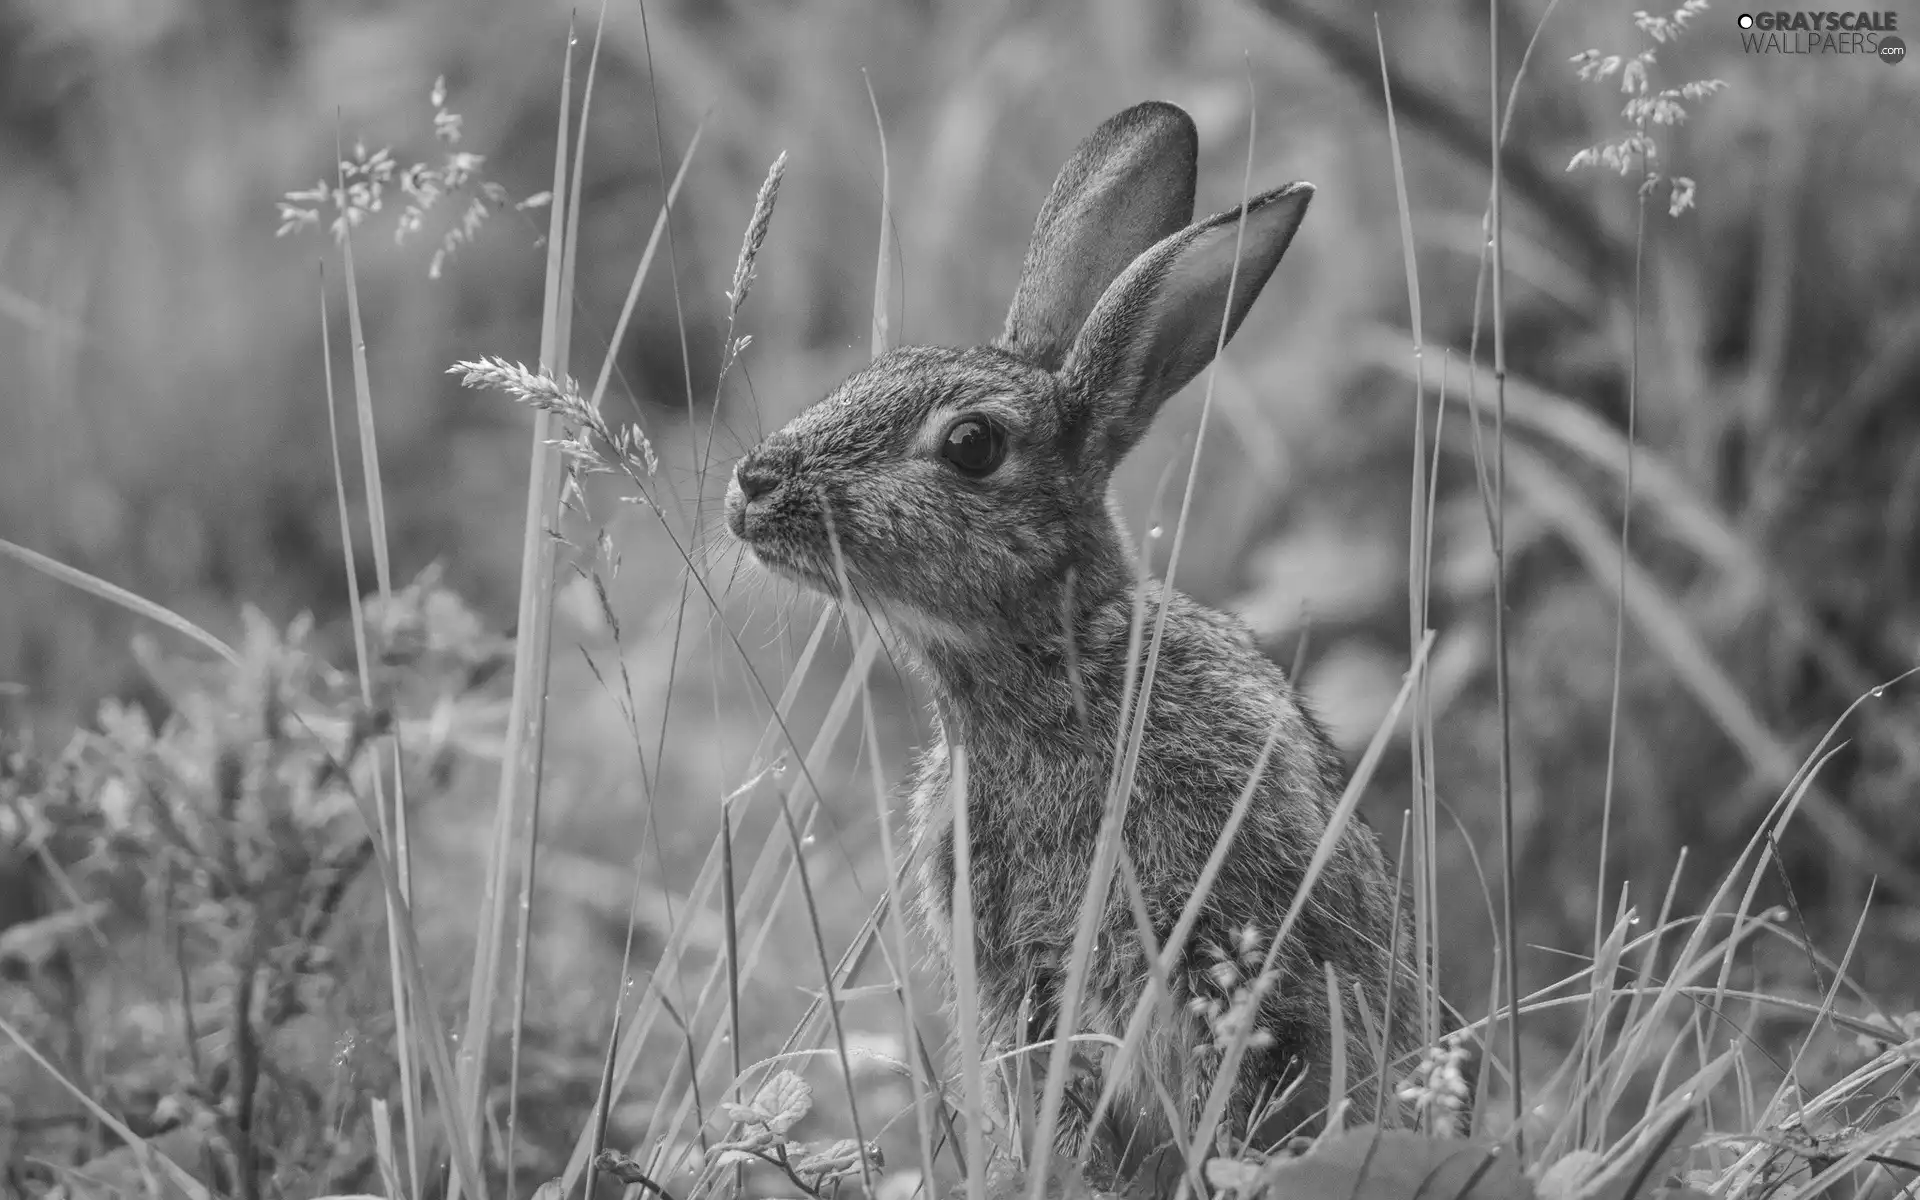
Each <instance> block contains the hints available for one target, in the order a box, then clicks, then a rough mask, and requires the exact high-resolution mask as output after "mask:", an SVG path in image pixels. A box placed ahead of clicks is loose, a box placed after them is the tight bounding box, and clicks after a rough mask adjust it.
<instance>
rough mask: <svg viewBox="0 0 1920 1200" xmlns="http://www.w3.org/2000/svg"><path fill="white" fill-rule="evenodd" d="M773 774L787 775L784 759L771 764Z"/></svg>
mask: <svg viewBox="0 0 1920 1200" xmlns="http://www.w3.org/2000/svg"><path fill="white" fill-rule="evenodd" d="M773 773H774V774H775V775H785V774H786V773H787V764H786V760H785V759H782V760H781V761H779V762H777V763H775V764H773Z"/></svg>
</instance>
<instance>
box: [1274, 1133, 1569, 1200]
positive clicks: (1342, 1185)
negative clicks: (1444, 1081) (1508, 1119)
mask: <svg viewBox="0 0 1920 1200" xmlns="http://www.w3.org/2000/svg"><path fill="white" fill-rule="evenodd" d="M1261 1182H1262V1187H1261V1189H1260V1191H1261V1194H1264V1195H1266V1196H1270V1197H1274V1198H1276V1200H1278V1198H1281V1197H1284V1198H1285V1200H1414V1197H1416V1196H1418V1197H1438V1198H1440V1200H1539V1198H1538V1196H1537V1195H1536V1194H1535V1192H1534V1189H1533V1185H1532V1184H1530V1183H1528V1182H1527V1178H1526V1176H1525V1175H1523V1174H1521V1172H1520V1167H1519V1165H1518V1164H1517V1163H1515V1162H1514V1161H1513V1158H1512V1152H1511V1151H1510V1150H1507V1149H1505V1148H1503V1147H1501V1146H1498V1145H1492V1144H1487V1143H1481V1142H1472V1141H1466V1140H1463V1139H1460V1138H1444V1139H1443V1138H1430V1137H1425V1136H1423V1135H1421V1134H1417V1133H1412V1132H1409V1131H1407V1130H1386V1131H1381V1130H1375V1129H1371V1128H1360V1129H1354V1130H1350V1131H1348V1132H1347V1133H1344V1134H1339V1135H1336V1136H1334V1137H1332V1138H1328V1139H1326V1140H1325V1141H1322V1142H1320V1143H1319V1144H1317V1145H1316V1146H1315V1147H1314V1148H1313V1149H1312V1150H1311V1151H1309V1152H1308V1153H1306V1154H1303V1155H1301V1156H1300V1157H1298V1158H1290V1159H1281V1160H1278V1161H1276V1162H1273V1163H1271V1164H1269V1165H1268V1167H1267V1169H1266V1174H1265V1177H1264V1178H1263V1180H1262V1181H1261Z"/></svg>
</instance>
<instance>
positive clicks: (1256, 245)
mask: <svg viewBox="0 0 1920 1200" xmlns="http://www.w3.org/2000/svg"><path fill="white" fill-rule="evenodd" d="M1312 198H1313V185H1312V184H1310V183H1290V184H1288V185H1287V186H1285V187H1283V188H1279V189H1276V190H1275V191H1271V192H1267V193H1265V194H1263V195H1259V196H1255V197H1254V198H1253V199H1252V200H1249V201H1248V202H1247V203H1246V204H1245V205H1244V206H1243V207H1244V208H1245V211H1246V219H1245V227H1244V231H1243V229H1242V221H1241V209H1238V208H1236V209H1234V210H1232V211H1231V212H1224V213H1221V214H1220V215H1219V216H1217V217H1209V218H1208V219H1207V220H1205V221H1201V222H1199V223H1198V224H1195V225H1191V226H1188V227H1187V228H1186V229H1183V230H1181V231H1180V232H1179V233H1176V234H1174V235H1172V236H1171V237H1168V238H1166V239H1165V240H1163V241H1161V242H1160V243H1159V244H1158V245H1156V246H1154V247H1153V248H1152V249H1150V250H1148V251H1147V252H1146V253H1144V254H1142V255H1141V256H1140V257H1139V258H1137V259H1135V260H1134V261H1133V264H1132V265H1131V266H1129V267H1128V268H1127V269H1126V270H1125V271H1123V272H1122V273H1121V275H1120V277H1119V278H1118V279H1115V280H1114V281H1113V283H1112V284H1111V285H1109V286H1108V288H1107V290H1106V292H1105V293H1104V294H1102V295H1101V297H1100V300H1099V302H1098V303H1096V304H1095V305H1094V306H1093V311H1092V312H1091V313H1089V314H1088V316H1087V320H1086V324H1085V325H1084V326H1082V327H1081V329H1080V334H1079V336H1078V337H1077V338H1075V339H1074V343H1073V348H1072V349H1071V350H1070V351H1069V352H1068V353H1067V358H1066V362H1065V363H1064V365H1062V367H1061V368H1060V374H1061V377H1062V379H1063V380H1064V381H1065V382H1066V383H1067V385H1068V389H1069V392H1070V394H1071V395H1072V397H1073V400H1072V404H1073V405H1074V407H1075V409H1076V411H1075V412H1074V413H1073V414H1072V417H1073V418H1074V424H1076V425H1079V426H1081V428H1082V429H1083V430H1084V431H1085V434H1086V440H1085V442H1084V443H1083V444H1084V445H1085V446H1086V448H1087V452H1088V453H1090V454H1092V455H1093V456H1095V457H1096V458H1101V459H1104V460H1105V463H1106V465H1108V466H1111V465H1112V464H1114V463H1117V462H1118V461H1119V460H1120V459H1121V457H1122V456H1124V455H1125V454H1126V453H1127V451H1128V450H1131V449H1132V448H1133V447H1134V445H1135V444H1136V443H1137V442H1139V440H1140V438H1141V436H1142V435H1144V434H1145V433H1146V431H1147V427H1148V426H1149V425H1151V424H1152V423H1153V418H1154V415H1155V414H1156V413H1158V412H1159V411H1160V406H1161V405H1162V404H1164V403H1165V402H1166V401H1167V399H1168V398H1169V397H1170V396H1172V395H1173V394H1174V393H1175V392H1177V391H1179V390H1180V389H1181V388H1183V387H1185V386H1186V385H1187V384H1188V383H1189V382H1191V381H1192V379H1193V377H1194V376H1196V375H1198V374H1199V373H1200V372H1201V370H1202V369H1204V368H1205V367H1206V365H1207V364H1208V363H1209V362H1212V361H1213V356H1214V354H1215V352H1216V351H1217V350H1218V349H1219V348H1220V347H1221V346H1223V345H1225V342H1226V338H1231V337H1232V336H1233V334H1234V331H1235V330H1237V329H1239V328H1240V322H1241V321H1242V320H1243V319H1244V318H1245V317H1246V315H1247V310H1248V309H1250V308H1252V307H1253V302H1254V299H1255V298H1256V297H1257V296H1259V295H1260V289H1261V288H1262V287H1263V286H1265V285H1266V282H1267V280H1268V278H1269V277H1271V276H1272V275H1273V271H1274V268H1275V267H1277V266H1279V265H1280V256H1281V255H1282V254H1285V253H1286V250H1287V244H1288V243H1289V242H1291V241H1292V240H1293V233H1294V230H1296V229H1298V228H1299V227H1300V219H1301V218H1302V217H1304V216H1305V215H1306V212H1307V202H1308V201H1309V200H1311V199H1312ZM1236 251H1237V252H1238V262H1237V265H1236V261H1235V256H1236ZM1223 322H1224V324H1225V334H1226V337H1225V338H1223V337H1222V336H1221V328H1222V323H1223Z"/></svg>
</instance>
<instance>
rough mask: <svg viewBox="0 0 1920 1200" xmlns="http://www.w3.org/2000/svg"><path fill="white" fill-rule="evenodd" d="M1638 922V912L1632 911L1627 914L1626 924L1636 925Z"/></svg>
mask: <svg viewBox="0 0 1920 1200" xmlns="http://www.w3.org/2000/svg"><path fill="white" fill-rule="evenodd" d="M1639 923H1640V914H1639V913H1632V914H1629V915H1628V917H1627V924H1629V925H1638V924H1639Z"/></svg>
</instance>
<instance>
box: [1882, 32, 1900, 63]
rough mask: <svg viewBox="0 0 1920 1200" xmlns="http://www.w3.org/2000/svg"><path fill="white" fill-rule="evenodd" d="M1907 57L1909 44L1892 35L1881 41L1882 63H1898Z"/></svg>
mask: <svg viewBox="0 0 1920 1200" xmlns="http://www.w3.org/2000/svg"><path fill="white" fill-rule="evenodd" d="M1906 57H1907V44H1906V43H1905V42H1903V41H1901V40H1900V39H1899V38H1897V37H1893V36H1891V35H1889V36H1887V37H1883V38H1881V39H1880V61H1881V62H1883V63H1897V62H1901V61H1903V60H1904V59H1905V58H1906Z"/></svg>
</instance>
